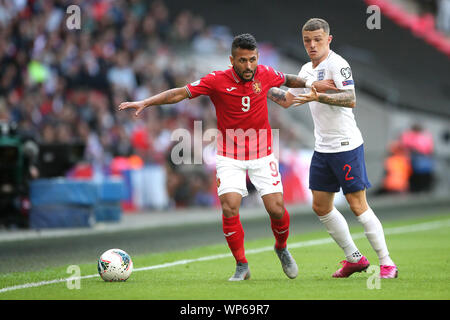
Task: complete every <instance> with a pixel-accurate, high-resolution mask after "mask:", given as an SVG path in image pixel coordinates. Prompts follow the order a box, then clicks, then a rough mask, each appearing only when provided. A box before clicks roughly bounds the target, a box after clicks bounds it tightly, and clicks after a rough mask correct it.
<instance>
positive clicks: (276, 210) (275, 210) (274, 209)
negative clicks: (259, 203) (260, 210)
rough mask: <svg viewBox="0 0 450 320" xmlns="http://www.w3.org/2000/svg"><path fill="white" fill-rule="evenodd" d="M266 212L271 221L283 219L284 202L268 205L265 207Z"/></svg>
mask: <svg viewBox="0 0 450 320" xmlns="http://www.w3.org/2000/svg"><path fill="white" fill-rule="evenodd" d="M266 210H267V212H268V213H269V215H270V217H271V218H273V219H281V218H283V214H284V211H285V208H284V202H283V201H282V200H281V201H275V202H273V203H271V204H270V205H268V206H267V207H266Z"/></svg>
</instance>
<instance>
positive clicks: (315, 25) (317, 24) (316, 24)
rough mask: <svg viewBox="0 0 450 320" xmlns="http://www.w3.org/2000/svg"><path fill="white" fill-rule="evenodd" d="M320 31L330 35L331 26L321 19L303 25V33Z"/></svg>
mask: <svg viewBox="0 0 450 320" xmlns="http://www.w3.org/2000/svg"><path fill="white" fill-rule="evenodd" d="M319 29H323V31H325V33H327V34H330V26H329V25H328V22H326V21H325V20H323V19H320V18H311V19H309V20H308V21H306V23H305V24H304V25H303V28H302V32H303V31H316V30H319Z"/></svg>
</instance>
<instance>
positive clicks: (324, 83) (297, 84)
mask: <svg viewBox="0 0 450 320" xmlns="http://www.w3.org/2000/svg"><path fill="white" fill-rule="evenodd" d="M305 83H306V80H305V79H303V78H300V77H298V76H294V75H291V74H287V75H286V82H285V83H284V85H285V86H286V87H289V88H303V87H302V85H305ZM312 85H313V86H314V87H315V88H316V89H317V91H319V92H330V91H331V92H332V91H336V90H337V88H336V86H335V84H334V81H333V80H321V81H314V82H313V83H312ZM267 98H269V99H270V100H272V101H273V102H275V103H277V104H279V105H280V106H282V107H283V108H289V107H290V106H291V105H292V103H293V102H294V101H293V99H294V95H293V94H291V93H290V92H289V91H285V90H282V89H279V88H275V87H274V88H271V89H270V90H269V92H268V93H267Z"/></svg>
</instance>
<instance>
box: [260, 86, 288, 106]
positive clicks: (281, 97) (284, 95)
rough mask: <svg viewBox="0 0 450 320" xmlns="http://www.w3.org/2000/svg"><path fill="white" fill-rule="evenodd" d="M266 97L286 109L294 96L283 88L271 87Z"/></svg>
mask: <svg viewBox="0 0 450 320" xmlns="http://www.w3.org/2000/svg"><path fill="white" fill-rule="evenodd" d="M267 98H269V99H270V100H272V101H273V102H275V103H277V104H279V105H280V106H282V107H283V108H286V109H287V108H289V107H290V106H291V105H292V102H293V101H292V100H293V99H294V96H293V95H292V94H291V93H290V92H288V91H285V90H283V89H279V88H271V89H270V90H269V92H268V93H267Z"/></svg>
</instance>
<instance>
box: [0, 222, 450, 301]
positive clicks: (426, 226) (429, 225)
mask: <svg viewBox="0 0 450 320" xmlns="http://www.w3.org/2000/svg"><path fill="white" fill-rule="evenodd" d="M444 227H450V219H448V220H438V221H432V222H425V223H419V224H413V225H407V226H401V227H393V228H386V229H384V233H385V234H401V233H411V232H418V231H426V230H432V229H439V228H444ZM352 237H353V239H360V238H364V237H365V235H364V233H355V234H352ZM333 242H334V240H333V239H332V238H322V239H316V240H309V241H302V242H294V243H291V244H289V248H290V249H292V248H301V247H310V246H316V245H322V244H327V243H333ZM272 250H273V246H267V247H262V248H258V249H250V250H246V251H245V253H246V254H256V253H261V252H267V251H272ZM227 257H231V253H224V254H216V255H211V256H206V257H200V258H196V259H185V260H178V261H174V262H167V263H163V264H158V265H154V266H148V267H142V268H136V269H134V270H133V272H138V271H146V270H154V269H162V268H169V267H174V266H179V265H184V264H188V263H192V262H199V261H209V260H216V259H222V258H227ZM94 277H99V275H98V274H91V275H87V276H82V277H79V278H73V277H70V278H65V279H55V280H48V281H41V282H32V283H25V284H20V285H16V286H11V287H5V288H2V289H0V293H3V292H8V291H13V290H19V289H27V288H33V287H40V286H45V285H48V284H54V283H61V282H66V281H67V280H68V279H69V280H76V279H88V278H94Z"/></svg>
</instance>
